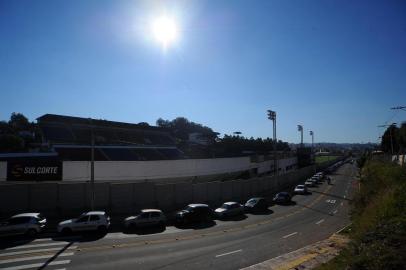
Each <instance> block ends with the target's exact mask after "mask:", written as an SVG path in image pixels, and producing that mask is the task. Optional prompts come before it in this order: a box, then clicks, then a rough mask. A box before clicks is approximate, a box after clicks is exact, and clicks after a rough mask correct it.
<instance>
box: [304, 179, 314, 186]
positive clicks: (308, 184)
mask: <svg viewBox="0 0 406 270" xmlns="http://www.w3.org/2000/svg"><path fill="white" fill-rule="evenodd" d="M304 184H305V186H306V187H314V186H315V185H316V184H315V183H314V182H313V181H312V180H311V179H307V180H306V182H305V183H304Z"/></svg>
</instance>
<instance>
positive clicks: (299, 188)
mask: <svg viewBox="0 0 406 270" xmlns="http://www.w3.org/2000/svg"><path fill="white" fill-rule="evenodd" d="M294 193H295V194H306V193H307V187H306V186H305V185H297V186H296V187H295V190H294Z"/></svg>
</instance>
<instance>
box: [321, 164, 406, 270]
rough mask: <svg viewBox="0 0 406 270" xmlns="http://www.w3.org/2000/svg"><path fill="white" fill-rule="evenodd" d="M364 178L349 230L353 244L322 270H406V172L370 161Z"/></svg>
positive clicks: (323, 266) (404, 169)
mask: <svg viewBox="0 0 406 270" xmlns="http://www.w3.org/2000/svg"><path fill="white" fill-rule="evenodd" d="M361 175H362V176H361V191H360V192H358V193H357V194H356V196H355V198H354V200H353V202H352V216H351V218H352V222H353V224H352V226H351V228H350V230H348V233H349V236H350V238H351V240H352V241H351V243H350V245H349V246H348V247H347V248H346V249H344V250H343V251H342V252H341V253H340V255H339V256H337V257H336V258H335V259H333V260H332V261H330V262H329V263H327V264H325V265H322V266H321V267H319V268H318V269H319V270H330V269H348V270H350V269H351V270H352V269H374V270H375V269H376V270H381V269H396V270H398V269H406V168H402V167H399V166H396V165H393V164H389V163H382V162H372V161H369V162H367V163H366V164H365V166H364V167H363V169H362V174H361Z"/></svg>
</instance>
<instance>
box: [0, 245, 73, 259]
mask: <svg viewBox="0 0 406 270" xmlns="http://www.w3.org/2000/svg"><path fill="white" fill-rule="evenodd" d="M76 248H77V246H71V247H68V248H67V249H66V250H72V249H76ZM59 250H61V248H60V247H55V248H42V249H30V250H22V251H13V252H8V253H1V254H0V258H1V257H4V256H11V255H20V254H26V253H37V252H48V251H59Z"/></svg>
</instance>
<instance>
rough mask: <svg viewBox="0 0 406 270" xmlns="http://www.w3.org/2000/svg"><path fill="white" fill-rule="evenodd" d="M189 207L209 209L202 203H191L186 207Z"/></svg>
mask: <svg viewBox="0 0 406 270" xmlns="http://www.w3.org/2000/svg"><path fill="white" fill-rule="evenodd" d="M188 206H189V207H209V206H208V205H207V204H204V203H192V204H189V205H188Z"/></svg>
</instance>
